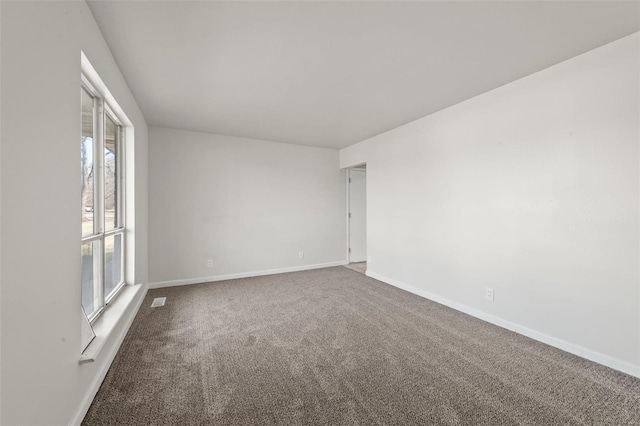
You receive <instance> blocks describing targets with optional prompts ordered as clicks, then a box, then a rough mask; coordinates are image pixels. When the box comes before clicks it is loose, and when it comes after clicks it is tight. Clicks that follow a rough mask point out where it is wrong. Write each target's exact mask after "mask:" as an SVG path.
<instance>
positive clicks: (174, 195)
mask: <svg viewBox="0 0 640 426" xmlns="http://www.w3.org/2000/svg"><path fill="white" fill-rule="evenodd" d="M149 140H150V145H149V146H150V149H149V161H150V164H149V177H150V178H149V181H150V187H149V211H150V216H149V228H150V260H149V265H150V268H149V270H150V272H149V275H150V281H151V282H166V281H180V280H185V279H193V278H199V277H218V276H226V275H234V274H243V273H251V272H255V271H268V270H274V269H284V268H292V267H305V266H313V265H319V264H326V263H332V262H340V261H346V259H345V238H346V235H345V226H346V224H345V208H346V207H345V198H346V194H345V174H344V173H345V172H344V171H341V170H340V169H339V152H338V151H337V150H334V149H323V148H311V147H304V146H297V145H290V144H283V143H275V142H267V141H258V140H252V139H243V138H235V137H229V136H221V135H212V134H206V133H195V132H187V131H181V130H171V129H163V128H156V127H151V128H150V136H149ZM300 252H303V256H304V257H303V258H302V259H301V258H299V253H300ZM208 260H211V262H212V263H211V265H212V266H211V267H208V266H207V261H208Z"/></svg>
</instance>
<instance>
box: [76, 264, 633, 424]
mask: <svg viewBox="0 0 640 426" xmlns="http://www.w3.org/2000/svg"><path fill="white" fill-rule="evenodd" d="M160 296H166V297H167V303H166V306H164V307H161V308H150V307H149V306H150V305H151V300H152V299H153V298H154V297H160ZM84 424H87V425H103V424H110V425H273V424H290V425H305V424H314V425H341V424H350V425H357V424H359V425H375V424H395V425H410V424H420V425H461V424H464V425H518V424H526V425H596V424H597V425H636V426H637V425H639V424H640V379H636V378H633V377H631V376H627V375H625V374H622V373H618V372H616V371H614V370H611V369H609V368H606V367H603V366H600V365H598V364H595V363H592V362H590V361H586V360H584V359H581V358H578V357H576V356H573V355H570V354H568V353H565V352H562V351H560V350H558V349H554V348H552V347H549V346H546V345H544V344H541V343H538V342H536V341H533V340H531V339H528V338H526V337H523V336H520V335H517V334H515V333H512V332H509V331H507V330H504V329H502V328H499V327H496V326H493V325H490V324H488V323H485V322H483V321H480V320H478V319H475V318H472V317H469V316H467V315H465V314H462V313H459V312H457V311H454V310H452V309H449V308H447V307H444V306H442V305H439V304H437V303H434V302H431V301H428V300H425V299H423V298H420V297H418V296H415V295H412V294H410V293H407V292H404V291H402V290H399V289H397V288H395V287H391V286H389V285H386V284H383V283H381V282H379V281H376V280H374V279H371V278H368V277H366V276H364V275H362V274H360V273H358V272H354V271H352V270H349V269H347V268H343V267H335V268H328V269H318V270H313V271H305V272H295V273H290V274H281V275H271V276H265V277H257V278H247V279H239V280H233V281H224V282H218V283H211V284H198V285H190V286H184V287H173V288H167V289H157V290H152V291H150V292H149V294H148V295H147V298H146V300H145V301H144V305H143V307H142V308H141V309H140V312H139V313H138V316H137V317H136V319H135V321H134V323H133V325H132V327H131V330H130V331H129V334H128V335H127V337H126V339H125V341H124V343H123V345H122V347H121V349H120V351H119V353H118V354H117V356H116V358H115V360H114V362H113V365H112V367H111V369H110V370H109V373H108V374H107V377H106V379H105V380H104V383H103V384H102V387H101V388H100V391H99V392H98V394H97V396H96V398H95V400H94V402H93V405H92V406H91V408H90V409H89V412H88V413H87V416H86V417H85V419H84Z"/></svg>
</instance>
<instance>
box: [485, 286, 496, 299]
mask: <svg viewBox="0 0 640 426" xmlns="http://www.w3.org/2000/svg"><path fill="white" fill-rule="evenodd" d="M484 298H485V299H487V300H490V301H492V302H493V300H494V291H493V289H492V288H489V287H486V288H485V289H484Z"/></svg>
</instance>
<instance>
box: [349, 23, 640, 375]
mask: <svg viewBox="0 0 640 426" xmlns="http://www.w3.org/2000/svg"><path fill="white" fill-rule="evenodd" d="M638 40H639V37H638V34H635V35H632V36H629V37H626V38H624V39H621V40H618V41H616V42H614V43H611V44H609V45H606V46H604V47H601V48H599V49H596V50H593V51H591V52H588V53H586V54H584V55H581V56H578V57H576V58H573V59H571V60H568V61H566V62H563V63H561V64H558V65H556V66H553V67H551V68H548V69H546V70H544V71H542V72H539V73H537V74H534V75H531V76H528V77H526V78H523V79H521V80H518V81H516V82H513V83H511V84H508V85H506V86H503V87H501V88H498V89H496V90H494V91H491V92H488V93H486V94H483V95H481V96H478V97H476V98H473V99H471V100H469V101H466V102H463V103H461V104H458V105H455V106H453V107H451V108H448V109H445V110H443V111H440V112H438V113H435V114H433V115H430V116H427V117H425V118H422V119H420V120H417V121H415V122H412V123H409V124H407V125H404V126H402V127H399V128H397V129H394V130H392V131H389V132H387V133H384V134H381V135H378V136H376V137H373V138H371V139H368V140H366V141H364V142H362V143H360V144H357V145H354V146H352V147H348V148H346V149H343V150H342V151H341V167H349V166H352V165H355V164H360V163H363V162H366V163H367V178H368V181H367V202H368V218H367V219H368V253H369V255H370V256H371V257H372V261H371V263H370V264H369V265H368V269H369V271H370V272H371V274H372V276H377V277H381V278H383V279H385V280H386V281H389V282H394V283H396V284H400V285H406V286H411V287H413V288H414V289H416V290H418V291H419V292H423V293H428V294H432V295H435V296H436V297H438V298H442V299H444V300H448V301H450V302H452V303H451V304H454V305H456V304H457V305H459V306H463V307H466V308H470V309H471V310H475V311H476V312H480V313H481V314H487V315H485V317H490V316H494V318H495V317H497V318H499V319H503V320H505V321H507V322H511V323H515V324H519V325H521V326H524V327H526V328H529V329H531V330H533V331H535V333H542V334H544V335H547V336H549V337H551V338H554V339H557V340H556V341H555V343H558V342H560V343H562V342H564V343H567V344H568V345H567V346H568V347H571V348H573V349H579V348H583V349H585V350H586V352H588V353H589V355H590V356H592V358H597V359H599V360H600V361H601V362H607V363H609V364H610V365H615V366H616V367H617V368H622V369H625V371H628V372H632V373H633V372H635V374H640V308H639V305H640V292H639V287H640V278H639V270H640V267H639V266H640V265H639V258H640V253H639V217H640V216H639V214H640V211H639V173H638V169H639V164H638V159H639V157H638V154H639V149H638V141H639V138H640V137H639V118H638V117H639V113H640V108H639V82H638V75H639V74H638V72H639V54H638V50H639V49H638V48H639V41H638ZM470 72H472V70H470ZM485 287H492V288H494V289H495V302H493V303H492V302H489V301H487V300H485V299H484V288H485ZM535 333H533V334H535ZM578 352H579V351H578Z"/></svg>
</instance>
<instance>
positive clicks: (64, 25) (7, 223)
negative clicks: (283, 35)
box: [0, 1, 148, 425]
mask: <svg viewBox="0 0 640 426" xmlns="http://www.w3.org/2000/svg"><path fill="white" fill-rule="evenodd" d="M1 19H2V20H1V25H0V27H1V31H2V37H1V43H2V44H1V52H2V73H1V86H2V91H1V95H2V98H1V104H2V111H1V120H2V129H1V131H2V134H1V143H2V147H1V149H2V159H1V167H0V171H1V183H2V187H1V207H2V211H1V213H0V214H1V218H2V241H1V252H2V270H1V271H0V280H1V283H2V287H1V293H0V294H1V302H2V310H1V312H2V317H1V333H2V334H1V335H2V365H1V371H2V379H1V381H2V417H1V419H0V423H1V424H6V425H45V424H46V425H62V424H69V423H70V422H71V421H72V419H74V418H75V416H76V415H77V413H78V410H79V408H80V407H81V406H82V404H83V399H84V398H85V397H86V396H87V394H88V392H89V391H90V389H92V385H93V384H94V383H93V382H94V381H95V380H96V378H97V377H99V374H100V373H101V372H103V371H104V369H105V365H106V358H107V356H106V353H108V352H110V349H111V348H113V347H114V342H113V339H110V340H109V341H107V342H106V344H105V349H103V352H101V356H99V357H98V359H97V360H96V362H94V363H91V364H84V365H79V364H78V360H79V357H80V315H81V313H80V309H79V307H80V208H79V207H80V179H79V178H80V162H79V160H80V157H79V153H80V149H79V148H80V87H81V86H80V85H81V80H80V57H81V51H84V53H85V54H86V56H87V57H88V59H89V61H90V62H91V63H92V65H93V66H94V68H95V69H96V71H97V72H98V74H99V75H100V77H101V78H102V80H103V81H104V82H105V83H106V85H107V86H108V88H109V90H110V91H111V93H112V94H113V95H114V97H115V98H116V100H117V101H118V103H119V104H120V106H121V107H122V108H123V110H124V111H125V113H126V114H127V116H128V117H129V119H130V120H131V121H132V122H133V125H134V126H135V136H136V139H135V144H136V146H135V155H134V156H133V158H128V160H129V161H135V163H136V172H135V176H129V178H133V179H135V185H136V197H135V227H136V234H135V238H136V244H135V249H136V253H135V254H136V264H135V272H136V276H137V280H138V282H143V283H144V282H146V279H147V265H146V263H145V262H146V259H147V255H146V251H147V241H146V238H147V231H146V228H147V194H146V193H147V169H146V167H147V159H146V157H147V146H148V141H147V138H148V136H147V125H146V122H145V119H144V117H143V115H142V113H141V112H140V110H139V108H138V106H137V105H136V102H135V100H134V98H133V96H132V94H131V92H130V91H129V89H128V87H127V85H126V83H125V80H124V78H123V77H122V75H121V74H120V71H119V69H118V67H117V65H116V63H115V61H114V59H113V57H112V56H111V53H110V51H109V49H108V47H107V45H106V43H105V41H104V40H103V38H102V35H101V33H100V31H99V29H98V27H97V25H96V23H95V21H94V19H93V16H92V15H91V12H90V10H89V8H88V7H87V5H86V3H85V2H83V1H82V2H77V1H76V2H72V1H69V2H12V1H3V2H2V16H1ZM115 334H118V333H115Z"/></svg>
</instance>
